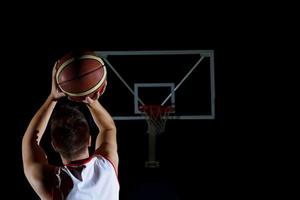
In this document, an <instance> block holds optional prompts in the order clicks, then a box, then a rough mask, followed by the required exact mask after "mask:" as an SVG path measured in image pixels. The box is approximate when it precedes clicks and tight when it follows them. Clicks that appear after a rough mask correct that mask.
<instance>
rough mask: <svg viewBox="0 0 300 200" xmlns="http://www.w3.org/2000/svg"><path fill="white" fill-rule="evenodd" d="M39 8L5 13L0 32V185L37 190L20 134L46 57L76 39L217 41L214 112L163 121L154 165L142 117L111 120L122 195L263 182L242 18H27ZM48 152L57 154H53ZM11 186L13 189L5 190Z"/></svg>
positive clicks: (112, 43) (105, 45)
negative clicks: (11, 17) (148, 160)
mask: <svg viewBox="0 0 300 200" xmlns="http://www.w3.org/2000/svg"><path fill="white" fill-rule="evenodd" d="M36 17H38V16H35V17H28V18H25V19H23V20H21V22H22V23H23V22H24V23H23V24H22V23H18V25H15V27H11V25H12V24H14V23H10V26H9V28H8V29H6V31H4V34H6V35H7V37H3V39H4V40H5V42H6V44H5V46H3V47H2V50H3V54H2V55H3V56H4V58H3V60H5V61H7V62H4V63H5V65H4V66H3V68H4V69H5V70H4V73H2V74H1V75H2V76H1V77H2V78H1V85H2V95H1V100H2V102H3V103H2V110H3V113H2V115H3V117H4V118H5V120H2V122H3V123H4V125H3V127H4V128H3V130H4V131H3V132H4V133H3V135H5V137H4V139H3V140H2V141H3V145H2V146H3V147H4V150H3V151H2V152H4V155H5V156H4V157H3V158H2V159H3V165H2V168H3V171H4V172H7V173H5V175H4V178H5V180H7V181H6V184H5V188H4V190H5V192H8V193H9V195H10V196H11V197H10V198H11V199H13V198H14V197H17V196H22V198H26V199H38V198H37V196H36V195H35V193H34V192H33V190H32V189H31V188H30V185H29V184H28V182H27V181H26V179H25V176H24V174H23V171H22V162H21V139H22V135H23V133H24V131H25V129H26V127H27V125H28V123H29V121H30V119H31V117H32V116H33V114H34V113H35V112H36V110H37V109H38V108H39V106H40V105H41V104H42V103H43V101H44V100H45V99H46V97H47V95H48V93H49V91H50V80H51V79H50V74H51V69H52V66H53V63H54V62H55V60H57V59H58V58H60V56H61V55H63V54H64V53H65V52H67V51H69V50H73V49H79V48H87V49H91V50H99V51H104V50H164V49H166V50H181V49H213V50H214V51H215V76H216V77H215V80H216V119H215V120H203V121H178V122H175V121H174V122H170V123H169V122H168V124H167V129H168V130H167V131H166V133H165V134H163V135H161V136H159V138H158V152H159V155H158V157H159V159H160V161H161V168H160V169H144V167H143V166H144V159H145V155H146V150H147V148H146V146H147V143H146V136H145V135H144V134H143V133H141V132H138V131H135V130H142V129H143V128H145V124H140V123H139V124H134V122H118V123H117V126H118V143H119V154H120V167H119V171H120V177H119V178H120V185H121V192H120V199H124V200H125V199H130V200H134V199H144V200H146V199H184V200H188V199H214V198H220V197H231V198H237V199H240V198H244V197H249V196H255V195H256V194H257V193H258V192H260V191H261V190H263V189H262V187H261V186H262V185H263V184H264V182H265V179H264V176H263V177H262V178H261V177H260V178H259V179H258V173H259V172H260V171H261V169H263V170H264V168H262V167H261V166H262V163H264V162H265V161H263V160H262V159H261V157H258V156H256V155H257V153H258V151H259V149H261V147H260V145H261V142H260V139H259V137H260V134H258V133H257V132H256V131H257V130H256V125H257V124H260V123H261V117H260V116H258V117H257V118H252V116H254V114H256V113H255V111H254V108H255V105H256V101H258V100H257V99H255V98H253V96H252V95H249V94H252V93H253V91H251V88H250V83H249V82H247V81H246V80H248V78H249V73H248V72H250V71H251V67H253V65H251V64H252V63H251V59H250V58H251V54H249V48H245V47H246V46H248V45H249V44H250V43H251V42H250V41H249V40H247V37H244V35H243V33H245V32H247V31H248V30H249V27H248V26H240V28H239V29H237V28H236V26H235V25H237V24H236V23H233V22H232V18H227V19H228V20H227V19H226V18H225V19H222V20H221V19H219V18H216V20H208V21H205V20H202V19H203V18H200V19H199V16H198V15H196V14H195V16H194V15H191V17H190V18H189V17H187V18H180V17H178V16H177V17H174V18H172V17H167V18H165V20H160V19H154V20H155V23H153V22H152V19H153V18H151V17H150V18H146V19H142V20H140V21H139V22H135V23H129V22H132V21H130V19H129V18H125V19H122V18H121V19H120V18H119V20H116V21H110V23H104V22H103V21H100V22H98V23H99V24H101V26H100V25H99V26H95V24H93V23H89V22H86V21H84V20H83V21H80V20H79V21H74V20H72V21H71V22H70V20H68V19H65V18H64V20H62V21H57V22H55V23H52V21H51V22H48V21H47V20H46V21H44V23H43V24H39V23H32V21H31V20H32V18H34V19H35V18H36ZM138 17H139V15H137V16H133V18H138ZM197 19H198V20H197ZM66 21H68V22H70V24H69V26H67V25H66ZM83 22H85V23H83ZM117 22H118V23H117ZM224 23H225V24H224ZM67 24H68V23H67ZM195 27H196V28H195ZM7 30H9V31H7ZM8 36H9V37H8ZM5 38H8V39H5ZM252 56H253V55H252ZM247 61H249V62H247ZM133 73H134V72H133ZM251 83H252V84H255V82H251ZM249 98H250V99H251V100H252V99H253V101H251V102H252V103H251V104H249V103H248V102H249V100H250V99H249ZM246 102H247V103H246ZM46 148H47V147H46ZM49 152H50V150H49ZM50 159H51V160H52V161H53V162H55V160H56V157H55V155H53V154H51V155H50ZM257 159H259V162H258V161H257ZM260 159H261V160H260ZM254 160H255V161H254ZM6 188H7V189H6ZM11 188H15V190H14V192H9V191H11Z"/></svg>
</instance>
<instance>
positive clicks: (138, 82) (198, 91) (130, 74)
mask: <svg viewBox="0 0 300 200" xmlns="http://www.w3.org/2000/svg"><path fill="white" fill-rule="evenodd" d="M96 54H97V56H99V57H101V58H102V59H103V60H104V62H105V65H106V68H107V71H108V72H107V73H108V75H107V80H108V86H107V87H108V88H107V90H106V94H105V95H106V96H108V97H109V99H110V100H109V109H110V112H111V113H112V115H113V118H114V120H143V119H145V117H146V116H145V115H143V113H142V112H141V111H140V109H139V108H140V106H141V105H145V104H147V105H148V104H151V105H166V106H167V105H172V106H173V108H174V109H173V110H172V112H171V113H170V114H169V116H168V119H178V120H200V119H214V118H215V80H214V51H213V50H170V51H169V50H163V51H96Z"/></svg>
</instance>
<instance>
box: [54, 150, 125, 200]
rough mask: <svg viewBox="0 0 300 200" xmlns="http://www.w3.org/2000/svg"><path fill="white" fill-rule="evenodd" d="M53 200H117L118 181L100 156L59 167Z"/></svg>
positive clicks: (111, 166)
mask: <svg viewBox="0 0 300 200" xmlns="http://www.w3.org/2000/svg"><path fill="white" fill-rule="evenodd" d="M56 176H57V178H58V185H57V187H56V191H59V192H58V193H57V194H56V195H54V199H59V200H60V199H65V200H118V199H119V190H120V186H119V181H118V178H117V172H116V171H115V168H114V166H113V164H112V163H111V162H110V161H109V160H108V159H106V158H104V157H103V156H101V155H95V156H92V157H90V158H88V159H85V160H84V161H81V162H77V163H72V164H68V165H65V166H63V167H60V168H59V169H58V173H57V175H56Z"/></svg>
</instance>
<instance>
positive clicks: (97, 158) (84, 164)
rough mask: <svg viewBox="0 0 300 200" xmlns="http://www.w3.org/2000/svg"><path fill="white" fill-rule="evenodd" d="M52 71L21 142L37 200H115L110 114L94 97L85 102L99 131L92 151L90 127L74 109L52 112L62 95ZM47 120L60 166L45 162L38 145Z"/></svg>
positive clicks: (114, 146) (114, 148)
mask: <svg viewBox="0 0 300 200" xmlns="http://www.w3.org/2000/svg"><path fill="white" fill-rule="evenodd" d="M55 73H56V69H55V66H54V68H53V71H52V89H51V92H50V95H49V96H48V98H47V99H46V101H45V102H44V104H43V105H42V106H41V108H40V109H39V110H38V111H37V113H36V114H35V115H34V117H33V118H32V120H31V122H30V124H29V126H28V128H27V130H26V132H25V134H24V136H23V140H22V157H23V167H24V173H25V176H26V178H27V180H28V181H29V183H30V185H31V186H32V188H33V189H34V191H35V192H36V193H37V194H38V196H39V197H40V198H41V199H46V200H48V199H55V200H60V199H70V200H77V199H78V200H89V199H97V200H118V199H119V182H118V178H117V172H118V154H117V142H116V127H115V124H114V121H113V119H112V117H111V116H110V114H109V113H108V112H107V111H106V110H105V108H104V107H102V105H101V104H100V103H99V101H98V97H99V94H98V95H97V97H96V98H95V99H91V98H90V97H87V98H86V99H85V100H84V101H83V102H84V103H85V104H86V106H87V107H88V109H89V111H90V112H91V114H92V116H93V119H94V121H95V123H96V125H97V127H98V128H99V130H100V132H101V133H100V132H99V134H98V136H97V138H96V144H95V152H94V154H93V155H91V156H90V155H89V151H88V147H89V146H91V136H90V134H89V126H88V123H87V121H86V119H85V118H84V115H83V114H82V113H81V112H80V111H78V110H77V109H75V108H72V107H67V106H66V107H63V108H62V110H55V111H54V113H53V115H52V111H53V110H54V108H55V105H56V104H57V101H58V100H59V99H60V98H61V97H63V96H65V95H64V94H63V93H62V92H60V91H59V89H58V87H57V85H56V81H55ZM51 115H52V118H51V122H50V123H51V138H52V141H51V143H52V146H53V148H54V149H55V151H57V152H58V153H59V154H60V157H61V159H62V163H63V166H60V167H58V166H53V165H50V164H49V163H48V160H47V156H46V154H45V152H44V151H43V149H42V147H41V146H40V141H41V139H42V136H43V134H44V132H45V129H46V126H47V124H48V122H49V119H50V116H51Z"/></svg>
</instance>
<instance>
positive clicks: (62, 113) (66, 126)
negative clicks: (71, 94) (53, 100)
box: [50, 105, 89, 158]
mask: <svg viewBox="0 0 300 200" xmlns="http://www.w3.org/2000/svg"><path fill="white" fill-rule="evenodd" d="M50 129H51V139H52V142H53V143H54V145H55V148H56V151H57V152H58V153H60V154H61V155H62V156H63V157H65V158H71V157H73V156H76V155H78V154H80V153H82V152H83V151H84V149H85V148H87V146H88V141H89V125H88V123H87V120H86V118H85V116H84V115H83V113H82V112H81V111H79V110H78V109H77V108H75V107H71V106H69V105H63V106H61V107H59V108H57V109H55V111H54V112H53V114H52V117H51V128H50Z"/></svg>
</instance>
